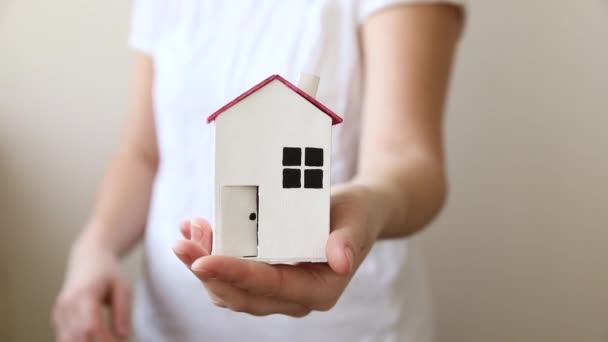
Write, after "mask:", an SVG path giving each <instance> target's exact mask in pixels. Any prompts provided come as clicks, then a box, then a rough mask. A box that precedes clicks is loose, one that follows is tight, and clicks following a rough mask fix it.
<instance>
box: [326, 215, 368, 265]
mask: <svg viewBox="0 0 608 342" xmlns="http://www.w3.org/2000/svg"><path fill="white" fill-rule="evenodd" d="M331 221H332V232H331V233H330V234H329V238H328V239H327V244H326V246H325V254H326V256H327V263H328V264H329V266H330V267H331V269H332V270H333V271H334V272H336V273H337V274H339V275H343V276H352V274H353V273H354V271H355V270H356V267H357V265H359V264H360V263H361V262H362V261H363V259H364V258H365V256H366V255H367V253H368V252H369V250H370V248H371V246H372V244H373V241H374V239H373V238H372V234H371V232H369V231H368V230H367V229H366V228H367V225H366V224H365V223H362V222H352V220H351V216H350V215H344V213H340V212H337V211H336V212H334V213H332V217H331Z"/></svg>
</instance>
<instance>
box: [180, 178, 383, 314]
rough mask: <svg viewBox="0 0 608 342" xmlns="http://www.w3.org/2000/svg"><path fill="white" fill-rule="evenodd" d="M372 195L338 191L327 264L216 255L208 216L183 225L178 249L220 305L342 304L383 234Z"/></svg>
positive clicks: (300, 309) (288, 310)
mask: <svg viewBox="0 0 608 342" xmlns="http://www.w3.org/2000/svg"><path fill="white" fill-rule="evenodd" d="M370 198H371V197H370V196H369V192H368V191H367V189H365V188H363V187H360V186H355V185H343V186H340V187H337V188H335V189H333V191H332V199H331V202H332V205H331V228H332V229H331V230H332V231H331V234H330V236H329V239H328V241H327V246H326V254H327V260H328V263H327V264H309V263H302V264H297V265H269V264H266V263H262V262H257V261H252V260H245V259H239V258H235V257H226V256H211V255H210V254H211V250H212V230H211V226H210V225H209V223H208V222H207V221H205V220H203V219H195V220H193V221H186V222H184V223H182V224H181V226H180V230H181V232H182V235H183V236H184V238H185V239H184V240H180V241H178V242H177V243H176V244H175V246H174V248H173V250H174V252H175V254H176V255H177V256H178V258H179V259H180V260H181V261H182V262H183V263H184V264H185V265H186V266H187V267H188V268H189V269H190V270H191V271H192V272H193V273H194V274H195V275H196V276H197V277H198V278H199V279H200V280H201V281H202V282H203V284H204V285H205V287H206V288H207V290H208V292H209V295H210V297H211V299H212V300H213V302H214V303H215V304H216V305H217V306H220V307H225V308H229V309H231V310H234V311H238V312H247V313H250V314H253V315H270V314H275V313H281V314H286V315H290V316H294V317H301V316H305V315H307V314H308V313H310V312H311V311H313V310H318V311H326V310H329V309H331V308H332V307H333V306H334V305H335V304H336V302H337V301H338V299H339V298H340V295H341V294H342V292H343V291H344V289H345V288H346V286H347V285H348V283H349V281H350V279H351V278H352V276H353V274H354V272H355V271H356V269H357V268H358V266H359V265H360V264H361V262H362V261H363V259H364V258H365V256H366V255H367V253H368V252H369V250H370V248H371V246H372V245H373V243H374V241H375V239H376V237H377V235H378V230H379V228H378V227H377V226H379V225H378V224H374V221H375V220H374V219H373V218H374V215H373V214H374V213H373V210H372V205H371V204H372V203H371V199H370Z"/></svg>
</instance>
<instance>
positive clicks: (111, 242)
mask: <svg viewBox="0 0 608 342" xmlns="http://www.w3.org/2000/svg"><path fill="white" fill-rule="evenodd" d="M155 175H156V165H155V163H154V162H151V161H147V160H145V159H144V158H143V157H141V156H139V155H138V154H137V153H135V152H131V151H120V152H119V153H118V155H117V156H116V157H115V159H114V160H113V161H112V163H111V164H110V166H109V168H108V170H107V172H106V175H105V177H104V179H103V181H102V183H101V185H100V190H99V192H98V195H97V201H96V205H95V207H94V209H93V213H92V215H91V217H90V219H89V221H88V223H87V225H86V227H85V230H84V231H83V233H82V235H81V236H80V238H79V239H78V242H77V244H76V248H79V247H81V246H83V248H92V247H98V248H103V249H104V250H108V251H110V252H112V253H115V254H116V255H121V256H122V255H124V254H126V253H127V252H128V251H129V250H130V249H131V248H132V247H133V245H134V244H135V243H136V242H137V241H138V240H139V239H140V238H141V237H142V236H143V233H144V230H145V224H146V218H147V215H148V207H149V202H150V196H151V189H152V185H153V182H154V177H155Z"/></svg>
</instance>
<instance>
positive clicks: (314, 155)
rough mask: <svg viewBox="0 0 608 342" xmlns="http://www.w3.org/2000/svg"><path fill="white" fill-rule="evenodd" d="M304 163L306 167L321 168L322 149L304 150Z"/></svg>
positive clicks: (308, 148)
mask: <svg viewBox="0 0 608 342" xmlns="http://www.w3.org/2000/svg"><path fill="white" fill-rule="evenodd" d="M305 152H306V153H305V156H306V158H305V162H304V165H306V166H323V149H322V148H314V147H307V148H306V150H305Z"/></svg>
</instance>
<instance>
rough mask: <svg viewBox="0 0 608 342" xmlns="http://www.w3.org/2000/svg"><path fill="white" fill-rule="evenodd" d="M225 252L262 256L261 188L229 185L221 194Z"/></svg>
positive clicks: (225, 253) (238, 255)
mask: <svg viewBox="0 0 608 342" xmlns="http://www.w3.org/2000/svg"><path fill="white" fill-rule="evenodd" d="M221 211H222V214H221V215H222V229H221V234H222V242H223V243H222V245H223V246H222V247H223V248H222V251H223V252H222V254H224V255H230V256H237V257H255V256H257V255H258V187H257V186H225V187H223V188H222V195H221Z"/></svg>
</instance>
